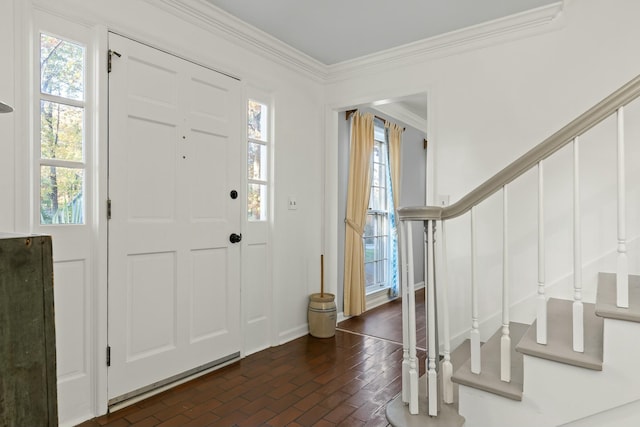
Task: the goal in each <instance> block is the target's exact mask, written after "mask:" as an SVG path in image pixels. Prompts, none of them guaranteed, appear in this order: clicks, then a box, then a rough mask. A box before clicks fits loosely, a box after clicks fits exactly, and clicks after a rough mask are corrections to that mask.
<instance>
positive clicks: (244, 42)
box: [144, 0, 328, 82]
mask: <svg viewBox="0 0 640 427" xmlns="http://www.w3.org/2000/svg"><path fill="white" fill-rule="evenodd" d="M144 1H146V2H147V3H149V4H151V5H153V6H155V7H159V8H161V9H164V10H165V11H167V12H170V13H172V14H178V15H179V16H180V17H182V18H183V19H185V20H187V21H189V22H191V23H192V24H194V25H197V26H199V27H200V28H203V29H205V30H207V31H210V32H212V33H214V34H216V35H220V36H222V37H224V38H225V39H227V40H229V41H231V42H233V43H236V44H240V45H241V46H243V47H245V48H248V49H249V50H251V51H252V52H255V53H257V54H259V55H261V56H263V57H265V58H267V59H270V60H275V61H276V62H279V63H280V64H282V65H284V66H286V67H288V68H290V69H292V70H294V71H297V72H301V73H302V74H305V75H307V76H308V77H310V78H312V79H313V80H316V81H318V82H325V81H326V80H327V77H328V75H327V66H326V65H325V64H323V63H321V62H320V61H317V60H315V59H313V58H312V57H310V56H309V55H306V54H304V53H302V52H300V51H299V50H297V49H295V48H293V47H291V46H289V45H288V44H286V43H284V42H282V41H280V40H278V39H277V38H275V37H273V36H271V35H269V34H267V33H265V32H264V31H262V30H260V29H258V28H256V27H254V26H252V25H250V24H248V23H246V22H244V21H242V20H240V19H238V18H236V17H235V16H233V15H231V14H229V13H227V12H225V11H224V10H222V9H220V8H218V7H216V6H214V5H213V4H211V3H209V2H207V1H205V0H144Z"/></svg>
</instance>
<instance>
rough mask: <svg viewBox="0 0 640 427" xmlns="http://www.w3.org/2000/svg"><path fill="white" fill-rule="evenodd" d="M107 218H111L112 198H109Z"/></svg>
mask: <svg viewBox="0 0 640 427" xmlns="http://www.w3.org/2000/svg"><path fill="white" fill-rule="evenodd" d="M107 219H111V199H107Z"/></svg>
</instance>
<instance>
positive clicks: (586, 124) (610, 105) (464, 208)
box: [398, 75, 640, 221]
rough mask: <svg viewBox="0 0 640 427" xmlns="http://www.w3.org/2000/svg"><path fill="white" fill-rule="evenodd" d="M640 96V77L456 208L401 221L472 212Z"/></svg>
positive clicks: (408, 215) (409, 211)
mask: <svg viewBox="0 0 640 427" xmlns="http://www.w3.org/2000/svg"><path fill="white" fill-rule="evenodd" d="M639 96H640V75H638V76H636V77H635V78H633V79H632V80H630V81H629V82H628V83H626V84H624V85H623V86H621V87H620V88H619V89H617V90H616V91H615V92H613V93H612V94H611V95H609V96H607V97H606V98H604V99H603V100H602V101H600V102H599V103H597V104H596V105H594V106H593V107H591V108H590V109H589V110H587V111H586V112H584V113H583V114H581V115H580V116H578V117H577V118H576V119H574V120H573V121H571V122H570V123H569V124H568V125H566V126H564V127H563V128H562V129H560V130H559V131H557V132H556V133H554V134H553V135H551V136H550V137H548V138H547V139H545V140H544V141H542V142H541V143H540V144H538V145H536V146H535V147H533V148H532V149H531V150H529V151H527V152H526V153H525V154H523V155H522V156H520V157H519V158H518V159H516V160H514V161H513V162H511V163H510V164H509V165H508V166H506V167H505V168H504V169H502V170H501V171H500V172H498V173H496V174H495V175H494V176H492V177H491V178H489V179H488V180H486V181H485V182H483V183H482V184H480V185H479V186H478V187H476V188H475V189H473V190H472V191H470V192H469V193H468V194H467V195H465V196H464V197H462V198H461V199H460V200H458V201H457V202H455V203H453V204H452V205H449V206H445V207H440V206H409V207H402V208H400V209H398V218H399V219H401V220H407V221H412V220H415V221H422V220H445V219H452V218H456V217H458V216H460V215H463V214H465V213H467V212H469V211H470V210H471V208H472V207H473V206H476V205H478V204H479V203H480V202H482V201H483V200H485V199H487V198H488V197H490V196H491V195H493V194H494V193H495V192H496V191H498V190H500V189H501V188H502V187H504V186H505V185H507V184H510V183H511V182H512V181H514V180H515V179H516V178H518V177H519V176H520V175H522V174H524V173H525V172H527V171H528V170H529V169H531V168H532V167H534V166H536V165H537V164H538V163H539V162H540V161H542V160H544V159H546V158H547V157H549V156H551V155H552V154H553V153H555V152H556V151H558V150H560V149H561V148H562V147H564V146H565V145H567V144H569V143H570V142H571V141H572V140H573V138H575V137H576V136H579V135H582V134H584V133H585V132H587V131H588V130H589V129H591V128H592V127H594V126H596V125H597V124H598V123H600V122H602V121H603V120H605V119H606V118H607V117H609V116H611V115H612V114H613V113H614V112H615V111H616V110H618V109H619V108H620V107H624V106H625V105H627V104H629V103H630V102H632V101H634V100H635V99H636V98H638V97H639Z"/></svg>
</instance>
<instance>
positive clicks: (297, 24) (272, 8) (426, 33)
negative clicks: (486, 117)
mask: <svg viewBox="0 0 640 427" xmlns="http://www.w3.org/2000/svg"><path fill="white" fill-rule="evenodd" d="M206 1H208V2H209V3H211V4H212V5H214V6H216V7H218V8H220V9H222V10H224V11H225V12H227V13H229V14H231V15H234V16H235V17H237V18H239V19H240V20H242V21H244V22H245V23H248V24H250V25H252V26H254V27H256V28H258V29H260V30H262V31H264V32H265V33H267V34H269V35H271V36H273V37H275V38H277V39H279V40H280V41H282V42H284V43H285V44H287V45H289V46H291V47H293V48H295V49H296V50H298V51H300V52H302V53H304V54H306V55H308V56H309V57H311V58H313V59H315V60H316V61H318V62H320V63H322V64H324V65H333V64H338V63H342V62H345V61H350V60H354V59H356V58H360V57H363V56H366V55H370V54H374V53H377V52H381V51H385V50H389V49H393V48H397V47H400V46H403V45H406V44H409V43H412V42H418V41H421V40H425V39H428V38H431V37H435V36H438V35H442V34H445V33H450V32H453V31H456V30H461V29H463V28H467V27H471V26H474V25H478V24H482V23H486V22H488V21H492V20H496V19H499V18H503V17H506V16H509V15H514V14H517V13H520V12H524V11H528V10H531V9H535V8H538V7H542V6H547V5H550V4H553V3H557V2H558V0H395V1H390V0H315V1H310V0H240V1H239V0H206ZM367 106H368V107H372V108H374V109H377V110H378V111H380V112H382V113H384V114H386V115H387V116H391V117H395V118H397V119H398V120H400V121H403V122H404V123H406V124H408V125H410V126H412V127H415V128H417V129H420V130H423V131H425V132H426V118H427V94H426V93H422V94H416V95H411V96H407V97H403V98H398V99H393V100H385V101H380V102H374V103H372V104H369V105H367Z"/></svg>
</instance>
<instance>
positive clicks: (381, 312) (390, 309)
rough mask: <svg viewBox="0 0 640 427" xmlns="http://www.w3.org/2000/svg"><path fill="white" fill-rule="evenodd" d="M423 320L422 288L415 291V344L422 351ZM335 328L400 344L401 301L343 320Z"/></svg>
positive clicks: (394, 301) (424, 332) (425, 341)
mask: <svg viewBox="0 0 640 427" xmlns="http://www.w3.org/2000/svg"><path fill="white" fill-rule="evenodd" d="M425 318H426V312H425V310H424V288H422V289H420V290H417V291H416V323H417V329H416V342H417V346H418V348H420V349H422V350H424V349H425V348H426V345H427V335H426V323H425ZM337 328H338V329H341V330H345V331H351V332H355V333H358V334H362V335H367V336H371V337H377V338H382V339H385V340H389V341H392V342H395V343H398V344H402V300H401V299H396V300H393V301H391V302H388V303H386V304H384V305H381V306H379V307H376V308H374V309H372V310H369V311H367V312H366V313H365V314H363V315H362V316H357V317H352V318H350V319H347V320H343V321H342V322H340V323H338V325H337Z"/></svg>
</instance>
